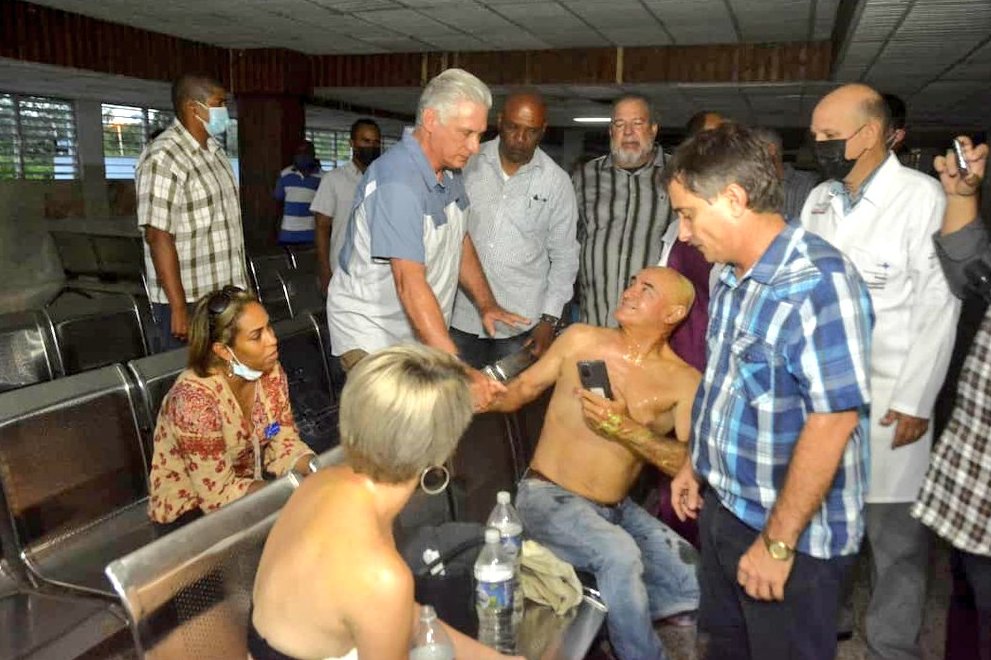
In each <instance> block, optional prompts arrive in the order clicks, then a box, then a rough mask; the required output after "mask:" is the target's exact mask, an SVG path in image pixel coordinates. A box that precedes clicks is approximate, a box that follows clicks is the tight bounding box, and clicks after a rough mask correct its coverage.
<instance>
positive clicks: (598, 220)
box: [573, 95, 671, 327]
mask: <svg viewBox="0 0 991 660" xmlns="http://www.w3.org/2000/svg"><path fill="white" fill-rule="evenodd" d="M656 138H657V121H656V118H655V117H654V116H653V113H652V110H651V107H650V102H649V101H648V100H647V99H646V98H645V97H643V96H638V95H628V96H623V97H621V98H619V99H618V100H617V101H616V102H615V103H614V104H613V111H612V121H611V122H610V124H609V144H610V153H609V154H608V155H606V156H600V157H599V158H596V159H594V160H592V161H589V162H588V163H586V164H585V165H584V166H583V167H581V168H580V169H579V170H578V171H577V172H575V175H574V177H573V180H574V184H575V195H576V197H577V198H578V241H579V243H580V244H581V258H580V262H579V269H578V288H579V291H578V301H579V310H580V312H581V320H582V322H583V323H589V324H591V325H598V326H612V327H615V326H616V320H615V319H614V318H612V315H611V314H610V311H611V310H613V309H616V307H617V305H618V304H619V297H620V294H622V292H623V290H624V289H625V288H626V286H627V284H628V283H629V281H630V278H631V277H632V276H633V275H634V274H635V273H637V272H639V271H640V270H641V269H643V268H645V267H647V266H653V265H655V264H657V261H658V259H659V258H660V256H661V237H662V236H663V235H664V230H665V229H667V226H668V224H669V222H670V220H671V214H670V210H671V209H670V204H669V202H668V196H667V192H666V191H665V189H664V186H663V185H661V184H660V179H661V174H662V172H663V170H664V163H665V161H666V159H667V158H666V156H665V155H664V152H663V151H662V150H661V148H660V147H659V146H657V145H655V144H654V140H655V139H656Z"/></svg>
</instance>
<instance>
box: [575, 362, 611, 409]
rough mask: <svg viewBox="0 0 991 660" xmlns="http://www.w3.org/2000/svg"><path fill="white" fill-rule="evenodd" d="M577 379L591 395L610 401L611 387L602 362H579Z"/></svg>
mask: <svg viewBox="0 0 991 660" xmlns="http://www.w3.org/2000/svg"><path fill="white" fill-rule="evenodd" d="M578 378H579V379H580V380H581V382H582V387H584V388H585V389H586V390H588V391H589V392H592V393H593V394H598V395H599V396H601V397H604V398H606V399H612V387H610V386H609V372H608V371H606V363H605V362H603V361H602V360H581V361H580V362H578Z"/></svg>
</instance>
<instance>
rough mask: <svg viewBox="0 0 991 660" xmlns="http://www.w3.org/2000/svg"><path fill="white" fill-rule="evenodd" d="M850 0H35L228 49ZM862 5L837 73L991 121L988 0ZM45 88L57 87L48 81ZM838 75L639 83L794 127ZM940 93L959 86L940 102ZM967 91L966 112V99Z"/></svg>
mask: <svg viewBox="0 0 991 660" xmlns="http://www.w3.org/2000/svg"><path fill="white" fill-rule="evenodd" d="M2 1H3V0H0V2H2ZM840 1H841V0H529V1H528V0H167V1H165V2H163V1H162V0H100V1H99V2H96V1H94V0H40V1H39V4H44V5H47V6H51V7H56V8H59V9H64V10H67V11H71V12H76V13H80V14H84V15H87V16H93V17H95V18H100V19H103V20H109V21H116V22H123V23H126V24H128V25H134V26H136V27H141V28H145V29H148V30H152V31H160V32H164V33H167V34H172V35H176V36H180V37H183V38H187V39H193V40H196V41H202V42H204V43H211V44H216V45H220V46H225V47H234V48H259V47H270V48H288V49H294V50H298V51H301V52H304V53H309V54H321V53H359V54H360V53H373V52H406V51H437V50H449V51H472V50H500V49H512V50H527V49H543V48H582V47H608V46H611V45H621V46H661V45H667V44H715V43H737V42H739V41H741V40H743V41H749V42H762V41H775V42H776V41H800V40H805V39H808V38H812V39H826V38H829V37H830V36H831V35H832V32H833V28H834V23H835V15H836V11H837V8H838V7H839V4H840ZM857 2H861V3H862V5H863V8H862V11H861V12H860V14H859V20H858V22H857V23H856V24H855V25H852V26H851V29H850V30H849V33H848V35H847V39H846V43H845V44H844V45H843V47H842V48H841V49H840V51H839V57H838V61H837V65H836V67H835V70H834V77H835V80H836V81H858V80H859V81H867V82H870V83H874V84H876V85H877V86H879V87H882V88H884V89H886V90H889V89H890V90H897V91H899V92H900V93H902V94H904V95H905V97H906V101H907V102H908V104H909V112H910V116H911V113H912V112H913V107H916V108H919V110H918V112H919V113H929V115H926V116H932V115H933V114H934V113H950V114H951V115H952V116H953V117H956V118H965V117H973V116H976V115H977V114H979V113H980V112H981V111H982V110H983V112H984V114H985V118H984V119H983V120H982V121H983V123H985V124H986V123H987V119H986V114H987V108H986V107H983V108H981V107H978V108H973V107H972V106H973V105H974V104H979V103H983V102H984V100H985V95H987V94H988V93H989V92H988V90H989V89H991V85H988V80H989V79H991V44H989V41H988V39H989V36H988V35H991V0H857ZM16 77H17V76H16V75H13V78H15V79H16ZM110 78H113V77H110ZM80 79H81V80H87V81H90V80H91V78H85V77H84V78H80ZM0 80H2V78H0ZM8 81H9V79H8ZM119 83H120V81H119V80H117V81H113V80H111V81H105V80H101V81H100V82H99V83H97V82H93V85H94V89H95V90H97V92H94V93H99V92H102V91H108V92H111V93H113V94H118V93H119V92H120V91H121V90H120V89H118V86H119ZM48 84H50V85H52V84H54V83H52V82H51V80H50V79H49V83H48ZM131 84H132V85H133V83H131ZM834 84H835V83H824V84H819V83H808V84H806V85H804V86H802V87H801V88H798V87H796V86H794V85H792V86H789V87H782V88H780V89H772V88H768V87H766V86H743V87H741V86H737V85H723V86H715V85H701V86H700V85H691V86H684V88H682V87H681V86H677V85H675V86H672V85H661V86H659V87H650V86H643V85H641V86H639V87H634V88H633V89H648V90H650V94H652V95H653V96H652V98H654V99H655V101H656V102H657V105H658V107H659V108H661V112H662V114H663V116H664V118H665V122H670V123H673V124H678V123H680V122H682V121H683V120H684V119H687V117H688V116H689V115H690V114H691V113H692V112H694V111H695V110H698V109H700V108H702V107H712V108H715V109H722V110H723V111H725V112H728V113H732V114H734V115H736V114H739V115H743V116H740V117H738V118H741V119H746V120H760V119H761V117H764V118H767V117H771V118H773V120H774V121H775V122H779V123H781V124H783V125H795V126H798V125H802V124H803V122H807V121H808V117H807V115H808V113H809V112H811V108H812V106H813V105H814V104H815V102H816V101H817V100H818V98H819V97H820V96H821V94H822V92H823V91H825V90H826V89H828V88H830V87H832V86H834ZM108 86H109V89H108ZM134 88H135V89H144V88H143V87H141V86H140V85H135V86H134ZM618 91H619V89H618V88H617V87H614V86H610V87H597V88H583V87H571V86H568V87H566V88H565V90H564V91H563V92H561V94H560V96H559V100H558V105H559V106H560V108H561V109H560V111H559V114H558V115H554V116H555V117H557V119H560V120H562V121H570V118H567V117H566V115H567V114H568V113H572V112H574V111H576V109H584V110H588V111H592V110H596V109H597V110H598V111H599V112H601V111H602V109H603V108H606V111H608V106H607V105H604V104H603V103H600V101H603V100H608V99H609V98H611V97H612V96H614V95H615V94H616V93H617V92H618ZM951 91H952V94H950V92H951ZM149 93H152V92H151V91H149ZM417 93H418V90H413V91H412V92H411V94H412V96H410V94H405V93H401V92H397V91H395V90H372V91H371V92H365V91H361V90H349V91H347V92H346V93H345V94H344V96H341V93H337V92H335V96H334V98H336V99H338V100H340V101H342V102H350V103H355V104H358V105H370V106H372V107H383V108H385V109H391V110H394V111H397V112H409V111H410V107H411V106H412V105H413V104H415V100H416V94H417ZM939 94H944V95H945V94H950V95H949V96H946V97H945V98H943V97H940V98H935V97H936V96H939ZM138 95H139V96H140V93H139V94H138ZM347 95H350V98H346V97H347ZM328 98H329V97H328ZM962 100H966V101H967V103H966V105H967V107H957V106H958V105H959V104H960V103H961V102H962ZM122 102H123V101H122ZM989 102H991V100H989ZM919 116H922V115H921V114H920V115H919Z"/></svg>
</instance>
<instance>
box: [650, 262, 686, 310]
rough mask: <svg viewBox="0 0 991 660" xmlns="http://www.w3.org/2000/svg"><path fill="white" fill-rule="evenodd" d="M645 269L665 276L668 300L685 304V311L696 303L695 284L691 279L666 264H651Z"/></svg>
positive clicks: (677, 303) (671, 302)
mask: <svg viewBox="0 0 991 660" xmlns="http://www.w3.org/2000/svg"><path fill="white" fill-rule="evenodd" d="M644 270H645V271H653V272H656V273H658V274H659V275H660V276H661V277H662V278H664V284H665V287H664V291H665V293H667V294H669V295H670V299H669V300H668V302H669V303H670V304H673V305H684V306H685V312H686V313H687V312H688V310H690V309H691V308H692V305H693V304H694V303H695V286H694V285H693V284H692V282H691V280H689V279H688V278H687V277H685V276H684V275H682V274H681V273H679V272H678V271H676V270H675V269H674V268H667V267H664V266H650V267H648V268H645V269H644Z"/></svg>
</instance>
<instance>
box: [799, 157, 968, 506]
mask: <svg viewBox="0 0 991 660" xmlns="http://www.w3.org/2000/svg"><path fill="white" fill-rule="evenodd" d="M835 183H836V182H834V181H827V182H825V183H822V184H820V185H819V186H817V187H816V188H815V189H814V190H813V191H812V193H811V194H810V195H809V198H808V200H807V201H806V203H805V207H804V208H803V210H802V224H803V225H804V226H805V227H806V228H807V229H809V230H810V231H812V232H815V233H817V234H819V235H820V236H822V237H823V238H825V239H826V240H828V241H829V242H831V243H832V244H833V245H835V246H836V247H838V248H839V249H840V250H841V251H842V252H843V253H844V254H845V255H846V257H847V258H848V259H850V260H851V261H852V262H853V263H854V265H855V266H856V267H857V270H858V271H859V272H860V276H861V277H862V278H863V279H864V281H865V282H866V284H867V287H868V289H869V290H870V292H871V300H872V302H873V304H874V313H875V315H876V318H877V321H876V324H875V326H874V335H873V345H872V348H871V400H872V402H873V403H872V407H871V429H870V434H871V476H870V492H869V495H868V498H867V501H868V502H874V503H885V502H911V501H913V500H914V499H915V497H916V495H917V493H918V491H919V487H920V486H921V484H922V480H923V478H924V477H925V472H926V468H927V467H928V465H929V452H930V447H931V445H932V427H931V426H930V429H929V431H928V432H927V433H926V434H925V435H924V436H923V437H922V439H920V440H919V441H917V442H915V443H913V444H911V445H908V446H904V447H900V448H898V449H894V450H893V449H891V441H892V439H893V438H894V432H895V424H892V425H890V426H881V425H880V423H879V420H880V419H881V418H882V417H883V416H884V415H885V413H886V412H887V411H888V410H889V409H892V410H895V411H897V412H901V413H904V414H908V415H912V416H915V417H923V418H927V419H930V418H931V417H932V410H933V404H934V403H935V401H936V396H937V395H938V394H939V389H940V387H941V386H942V384H943V379H944V378H945V376H946V370H947V367H948V365H949V361H950V356H951V354H952V352H953V341H954V337H955V332H956V324H957V317H958V315H959V312H960V304H959V301H958V300H957V298H956V297H954V296H953V295H952V294H951V293H950V291H949V287H948V286H947V283H946V278H945V277H944V275H943V271H942V269H941V268H940V265H939V261H938V259H937V258H936V253H935V249H934V247H933V243H932V235H933V233H934V232H936V231H937V230H938V229H939V226H940V222H941V221H942V217H943V210H944V209H945V207H946V197H945V196H944V194H943V191H942V189H941V188H940V186H939V183H938V182H937V181H936V180H935V179H933V178H931V177H929V176H926V175H925V174H922V173H920V172H917V171H915V170H912V169H909V168H907V167H904V166H902V165H901V164H900V163H899V162H898V159H897V158H895V156H894V155H892V154H889V155H888V158H887V159H886V160H885V161H884V162H883V163H882V164H881V166H880V167H879V168H878V170H877V171H876V172H875V174H874V175H873V179H872V180H871V181H870V183H869V185H868V186H867V188H866V189H865V190H864V192H863V195H862V196H861V198H860V199H859V200H858V201H857V203H856V204H855V205H854V206H853V207H852V208H850V209H849V210H848V211H847V210H846V209H845V208H844V202H843V198H842V197H843V196H842V195H841V194H839V193H838V191H837V188H836V185H835Z"/></svg>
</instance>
